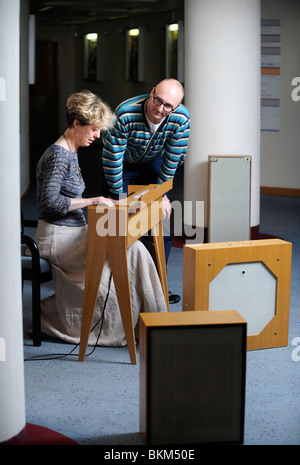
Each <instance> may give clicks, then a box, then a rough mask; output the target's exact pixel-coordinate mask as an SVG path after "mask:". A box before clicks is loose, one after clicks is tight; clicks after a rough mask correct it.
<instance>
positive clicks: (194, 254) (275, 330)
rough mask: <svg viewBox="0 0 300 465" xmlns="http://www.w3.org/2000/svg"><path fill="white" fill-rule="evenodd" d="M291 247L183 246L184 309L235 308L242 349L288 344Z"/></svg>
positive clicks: (265, 243) (260, 243)
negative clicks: (243, 330) (241, 324)
mask: <svg viewBox="0 0 300 465" xmlns="http://www.w3.org/2000/svg"><path fill="white" fill-rule="evenodd" d="M291 260H292V244H291V243H289V242H285V241H283V240H281V239H265V240H256V241H245V242H224V243H223V242H220V243H210V244H201V245H185V246H184V251H183V295H182V305H183V310H187V311H195V310H196V311H197V310H204V311H207V310H208V311H215V310H228V309H235V310H237V311H238V313H239V314H240V315H241V316H242V317H243V318H244V319H245V320H246V321H247V349H248V350H255V349H266V348H271V347H282V346H286V345H287V344H288V326H289V304H290V282H291Z"/></svg>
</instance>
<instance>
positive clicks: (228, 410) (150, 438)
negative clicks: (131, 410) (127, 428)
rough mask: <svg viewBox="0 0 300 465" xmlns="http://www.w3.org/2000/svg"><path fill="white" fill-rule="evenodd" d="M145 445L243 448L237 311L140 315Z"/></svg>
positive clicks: (241, 330)
mask: <svg viewBox="0 0 300 465" xmlns="http://www.w3.org/2000/svg"><path fill="white" fill-rule="evenodd" d="M139 331H140V339H139V347H140V349H139V350H140V433H141V436H142V438H143V441H144V443H145V444H148V445H149V444H151V445H159V444H163V445H174V444H179V445H183V444H190V445H197V444H228V443H230V444H242V443H243V435H244V411H245V372H246V333H247V323H246V321H245V320H244V319H243V318H242V317H241V316H240V315H239V314H238V313H237V312H236V311H234V310H233V311H230V310H229V311H226V312H224V311H219V312H167V313H141V314H140V321H139Z"/></svg>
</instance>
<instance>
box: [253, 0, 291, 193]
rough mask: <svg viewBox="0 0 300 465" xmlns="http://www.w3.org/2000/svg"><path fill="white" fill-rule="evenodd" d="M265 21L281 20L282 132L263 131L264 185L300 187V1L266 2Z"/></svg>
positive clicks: (264, 3)
mask: <svg viewBox="0 0 300 465" xmlns="http://www.w3.org/2000/svg"><path fill="white" fill-rule="evenodd" d="M261 15H262V19H280V21H281V71H280V130H279V132H265V131H262V132H261V186H271V187H280V188H294V189H299V188H300V130H299V123H300V101H299V102H294V101H293V100H292V97H291V93H292V89H293V87H292V85H291V82H292V79H293V78H294V77H296V76H300V53H299V44H300V1H299V0H284V1H282V0H262V1H261Z"/></svg>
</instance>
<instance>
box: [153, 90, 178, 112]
mask: <svg viewBox="0 0 300 465" xmlns="http://www.w3.org/2000/svg"><path fill="white" fill-rule="evenodd" d="M153 102H154V105H156V106H157V107H160V106H161V105H163V107H164V110H165V112H166V113H171V112H172V111H174V110H176V108H177V107H178V105H177V107H175V108H174V107H172V105H170V104H169V103H165V102H163V101H162V99H161V98H159V97H156V96H155V89H154V91H153Z"/></svg>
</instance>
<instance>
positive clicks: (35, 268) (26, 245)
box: [21, 211, 52, 346]
mask: <svg viewBox="0 0 300 465" xmlns="http://www.w3.org/2000/svg"><path fill="white" fill-rule="evenodd" d="M25 226H28V227H36V226H37V221H34V220H24V217H23V212H22V211H21V257H22V287H23V284H24V281H25V280H28V281H31V284H32V339H33V345H34V346H40V345H41V284H43V283H46V282H48V281H51V280H52V272H51V265H50V263H49V262H48V261H47V260H45V259H44V258H41V257H40V253H39V249H38V246H37V244H36V242H35V241H34V240H33V239H32V238H31V237H30V236H27V235H26V234H24V227H25ZM26 249H29V250H30V252H31V255H25V250H26Z"/></svg>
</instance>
